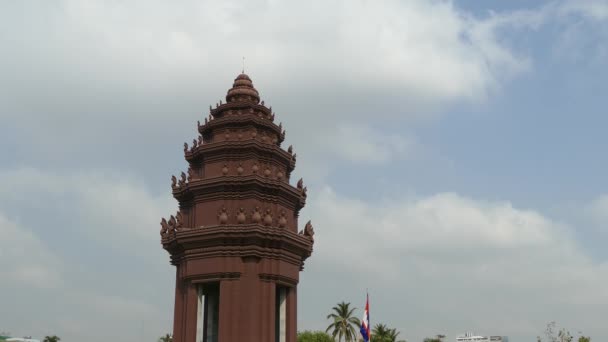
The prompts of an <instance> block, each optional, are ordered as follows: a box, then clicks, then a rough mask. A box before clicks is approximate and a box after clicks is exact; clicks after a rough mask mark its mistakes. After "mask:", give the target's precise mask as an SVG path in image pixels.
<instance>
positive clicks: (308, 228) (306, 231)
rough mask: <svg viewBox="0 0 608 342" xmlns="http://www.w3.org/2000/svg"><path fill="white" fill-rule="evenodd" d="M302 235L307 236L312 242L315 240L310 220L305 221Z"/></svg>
mask: <svg viewBox="0 0 608 342" xmlns="http://www.w3.org/2000/svg"><path fill="white" fill-rule="evenodd" d="M304 236H306V237H308V238H309V239H310V241H312V242H314V241H315V230H314V229H313V228H312V223H310V221H308V222H306V226H304Z"/></svg>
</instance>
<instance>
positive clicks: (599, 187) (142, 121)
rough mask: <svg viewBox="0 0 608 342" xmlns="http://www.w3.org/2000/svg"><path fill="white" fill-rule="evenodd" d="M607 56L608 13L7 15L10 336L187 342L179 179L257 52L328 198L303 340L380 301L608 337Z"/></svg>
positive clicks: (406, 329)
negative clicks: (178, 261)
mask: <svg viewBox="0 0 608 342" xmlns="http://www.w3.org/2000/svg"><path fill="white" fill-rule="evenodd" d="M606 42H608V2H606V1H584V0H577V1H559V0H555V1H522V0H517V1H498V0H495V1H474V0H462V1H452V2H450V1H422V0H420V1H414V0H411V1H364V0H349V1H346V0H344V1H321V0H319V1H306V2H303V1H298V2H295V1H294V2H281V1H276V0H267V1H257V0H256V1H247V2H245V1H242V2H238V1H216V2H211V1H209V2H206V1H181V2H179V4H177V3H176V2H170V1H130V2H121V1H82V0H72V1H70V0H58V1H53V2H51V1H2V2H1V3H0V118H1V125H0V146H2V153H0V234H1V237H0V279H2V280H1V286H0V307H1V308H2V309H1V310H0V331H2V330H4V331H9V332H11V333H12V334H13V335H17V336H22V335H32V336H34V337H43V336H44V335H46V334H57V335H59V336H61V337H62V340H64V341H84V340H87V341H93V342H97V341H99V342H101V341H104V342H105V341H108V340H113V341H133V340H139V341H154V340H155V339H156V338H157V337H158V336H160V335H161V334H164V333H166V332H169V331H170V330H171V326H172V315H173V314H172V313H173V286H174V279H175V278H174V268H173V267H172V266H170V265H169V258H168V255H167V253H166V252H165V251H164V250H163V249H162V248H161V246H160V241H159V235H158V231H159V224H158V222H159V219H160V217H161V216H167V215H168V214H170V213H172V212H174V211H175V209H176V202H175V200H174V199H173V198H172V197H171V195H170V177H171V175H172V174H179V173H180V172H181V171H183V170H185V168H186V162H185V161H184V159H183V153H182V144H183V142H184V141H191V140H192V139H193V138H194V137H196V135H197V133H196V121H197V120H201V121H202V119H203V118H204V117H205V116H207V115H208V107H209V105H210V104H215V103H216V102H218V101H219V100H220V99H223V97H224V96H225V94H226V90H227V89H228V88H229V87H230V86H231V84H232V81H233V79H234V78H235V77H236V75H237V74H238V73H239V72H240V69H241V57H242V56H245V57H246V72H247V73H248V74H249V75H250V76H251V77H252V79H253V81H254V85H255V86H256V88H257V89H258V90H259V91H260V93H261V95H262V98H263V99H264V100H265V102H266V104H270V105H272V106H273V109H274V110H275V111H276V113H277V118H278V120H279V121H282V122H283V125H284V127H286V128H287V141H286V143H285V146H288V145H290V144H293V145H294V149H295V151H296V152H297V154H298V165H297V168H296V172H295V175H294V178H295V179H297V178H299V177H300V176H303V177H304V178H305V180H306V183H307V186H308V189H309V192H308V193H309V197H308V205H307V207H306V208H305V209H304V210H303V212H302V214H301V219H302V220H308V219H311V220H312V222H313V223H314V225H315V231H316V233H317V236H316V243H315V251H314V254H313V256H312V257H311V258H310V259H309V260H308V261H307V263H306V267H305V272H304V273H303V274H302V277H301V282H300V286H299V291H298V293H299V300H300V303H299V306H298V310H299V317H298V322H299V323H298V324H299V328H300V329H324V328H325V327H326V326H327V325H328V322H327V321H326V319H325V316H326V315H327V314H328V313H329V310H330V309H331V307H332V306H333V305H334V304H335V303H336V302H338V301H342V300H345V301H350V302H352V303H353V305H355V306H357V307H358V308H361V307H362V306H363V305H364V297H365V289H366V288H369V291H370V296H371V310H372V312H371V318H372V324H374V323H380V322H383V323H386V324H388V325H389V326H391V327H396V328H398V329H399V330H400V331H401V336H402V337H404V338H406V339H407V340H408V341H421V339H422V338H423V337H425V336H431V335H435V334H438V333H443V334H447V335H448V337H449V339H450V341H451V340H453V339H454V337H455V336H456V335H457V334H461V333H464V332H466V331H474V332H478V333H484V334H501V335H508V336H510V339H511V341H512V342H524V341H533V340H535V337H536V336H537V335H540V334H542V332H543V330H544V327H545V325H546V324H547V323H548V322H549V321H557V324H558V326H560V327H566V328H567V329H569V330H570V331H571V332H572V333H577V332H578V331H582V332H584V333H585V334H588V335H591V336H592V337H593V339H594V340H597V341H605V340H608V327H607V326H606V325H605V318H606V317H607V316H608V286H606V284H607V282H608V252H606V248H604V247H605V242H606V241H608V230H607V229H606V227H608V182H607V181H606V174H607V172H608V157H607V155H606V153H605V146H606V145H607V144H608V135H607V134H605V130H606V127H608V117H607V116H606V107H607V101H608V100H607V98H606V95H605V94H606V80H607V79H608V71H607V70H608V62H607V61H608V44H607V43H606ZM360 314H361V310H360V309H359V310H358V311H357V315H360Z"/></svg>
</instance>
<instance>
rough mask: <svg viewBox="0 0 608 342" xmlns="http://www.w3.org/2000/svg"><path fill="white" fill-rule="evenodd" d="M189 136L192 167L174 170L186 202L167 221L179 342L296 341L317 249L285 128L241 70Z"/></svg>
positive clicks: (178, 193) (164, 238) (178, 195)
mask: <svg viewBox="0 0 608 342" xmlns="http://www.w3.org/2000/svg"><path fill="white" fill-rule="evenodd" d="M198 132H199V133H200V135H199V136H198V138H197V139H194V140H193V141H192V145H191V146H188V144H187V143H185V144H184V155H185V159H186V161H187V162H188V164H189V167H188V170H187V172H186V173H184V172H182V174H181V177H180V178H179V179H178V178H176V177H175V176H173V177H172V185H171V186H172V188H173V196H174V197H175V199H177V201H178V202H179V210H178V212H177V214H176V215H175V216H173V215H172V216H170V217H169V219H168V220H166V219H164V218H163V219H162V220H161V231H160V234H161V242H162V245H163V248H164V249H166V250H167V251H168V252H169V254H170V255H171V264H173V265H174V266H175V267H176V277H175V312H174V323H173V324H174V327H173V340H174V341H175V342H195V341H196V342H217V341H221V342H275V341H276V342H285V341H286V342H296V329H297V328H296V322H297V317H296V315H297V285H298V279H299V272H300V271H301V270H302V269H303V265H304V260H305V259H306V258H308V257H309V256H310V254H311V253H312V246H313V241H314V239H313V236H314V230H313V228H312V225H311V224H310V221H309V222H308V223H307V224H306V225H305V226H304V228H303V229H302V230H300V231H299V232H298V214H299V211H300V209H302V207H303V206H304V204H305V201H306V187H304V185H303V182H302V180H301V179H300V180H299V181H298V182H297V184H296V186H292V185H290V175H291V172H292V171H293V169H294V167H295V162H296V154H295V153H293V150H292V147H291V146H290V147H289V148H288V149H287V151H285V150H283V149H282V148H281V143H282V142H283V140H284V139H285V131H284V130H283V127H282V125H281V124H278V125H277V124H275V115H274V113H273V112H272V107H266V106H265V105H264V101H262V102H260V96H259V94H258V91H257V90H256V89H255V88H254V87H253V83H252V81H251V79H250V78H249V76H247V75H245V74H240V75H238V77H237V78H236V79H235V80H234V84H233V86H232V88H231V89H229V90H228V94H227V95H226V103H222V101H220V103H219V104H216V106H215V108H210V114H209V117H208V118H205V120H204V123H203V124H202V125H201V124H200V122H199V124H198Z"/></svg>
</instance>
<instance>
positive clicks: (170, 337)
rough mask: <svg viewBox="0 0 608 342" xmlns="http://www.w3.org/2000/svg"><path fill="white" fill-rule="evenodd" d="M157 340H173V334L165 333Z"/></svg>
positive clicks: (159, 341)
mask: <svg viewBox="0 0 608 342" xmlns="http://www.w3.org/2000/svg"><path fill="white" fill-rule="evenodd" d="M158 342H173V336H172V335H171V334H166V335H165V336H161V337H159V338H158Z"/></svg>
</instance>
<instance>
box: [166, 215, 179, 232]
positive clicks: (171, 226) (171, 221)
mask: <svg viewBox="0 0 608 342" xmlns="http://www.w3.org/2000/svg"><path fill="white" fill-rule="evenodd" d="M167 224H168V226H169V232H174V231H175V227H176V226H177V221H176V220H175V216H173V215H171V217H169V222H167Z"/></svg>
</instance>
